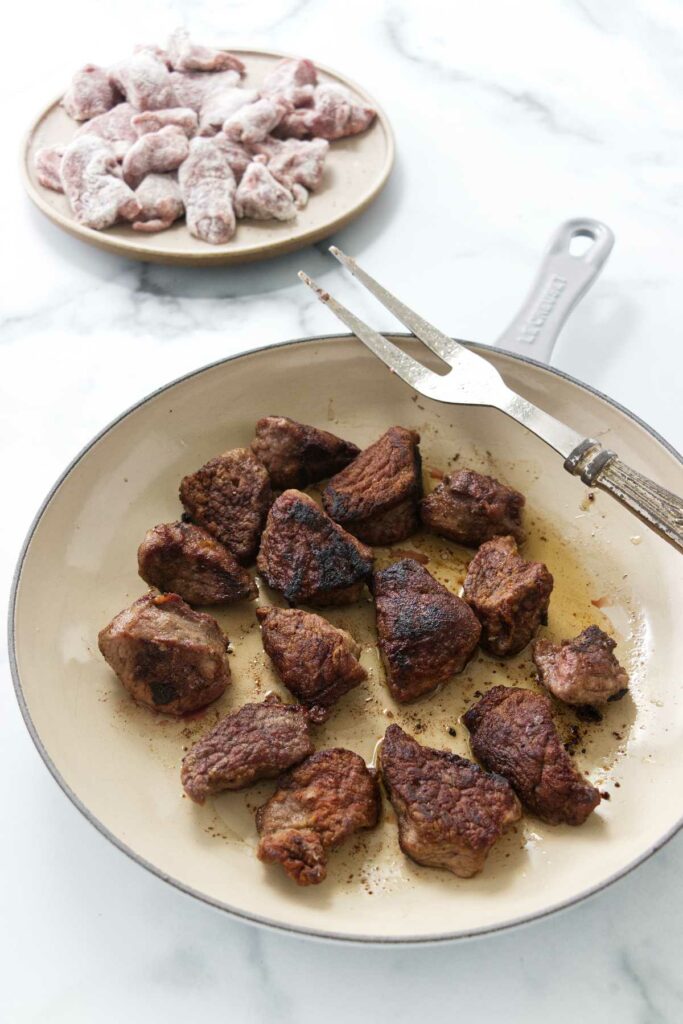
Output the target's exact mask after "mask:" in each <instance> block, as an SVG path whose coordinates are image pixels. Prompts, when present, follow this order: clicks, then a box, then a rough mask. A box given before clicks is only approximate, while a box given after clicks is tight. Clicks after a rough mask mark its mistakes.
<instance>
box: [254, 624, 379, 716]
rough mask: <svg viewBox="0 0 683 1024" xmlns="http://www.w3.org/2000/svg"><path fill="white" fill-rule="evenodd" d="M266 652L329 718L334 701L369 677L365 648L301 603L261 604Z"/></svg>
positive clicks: (315, 712)
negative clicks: (290, 605)
mask: <svg viewBox="0 0 683 1024" xmlns="http://www.w3.org/2000/svg"><path fill="white" fill-rule="evenodd" d="M256 617H257V619H258V620H259V622H260V623H261V639H262V640H263V647H264V649H265V652H266V654H267V655H268V657H269V658H270V659H271V661H272V662H273V665H274V666H275V668H276V670H277V674H278V675H279V677H280V679H281V680H282V682H283V683H284V685H285V686H286V687H287V689H288V690H290V691H291V693H293V694H294V696H295V697H296V699H297V700H298V701H301V703H302V704H304V705H305V706H306V707H307V708H308V709H309V712H310V717H311V720H312V721H314V722H324V721H325V720H326V719H327V718H329V715H330V712H331V710H332V705H333V704H335V703H336V702H337V701H338V700H339V698H340V697H342V696H343V695H344V694H345V693H348V692H349V690H352V689H353V688H354V687H355V686H358V684H359V683H362V682H363V680H364V679H367V672H366V671H365V669H364V668H363V666H362V665H361V664H360V662H359V661H358V658H359V657H360V653H361V651H360V647H359V646H358V644H357V643H356V641H355V640H354V639H353V637H352V636H351V634H350V633H347V632H346V630H345V629H337V628H336V627H335V626H333V625H332V624H331V623H330V622H327V620H326V619H323V618H322V617H321V616H320V615H314V614H313V612H304V611H301V610H300V609H298V608H270V607H264V606H262V607H261V608H257V609H256Z"/></svg>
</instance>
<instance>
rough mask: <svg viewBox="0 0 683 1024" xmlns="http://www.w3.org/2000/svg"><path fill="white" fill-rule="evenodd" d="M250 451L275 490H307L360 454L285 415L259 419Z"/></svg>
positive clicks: (339, 439)
mask: <svg viewBox="0 0 683 1024" xmlns="http://www.w3.org/2000/svg"><path fill="white" fill-rule="evenodd" d="M251 450H252V451H253V453H254V455H255V456H256V458H257V459H258V460H259V462H262V463H263V465H264V466H265V467H266V469H267V470H268V475H269V476H270V482H271V484H272V485H273V487H275V488H276V489H277V490H279V491H286V490H287V489H288V488H290V487H296V488H302V487H308V485H309V484H314V483H316V481H318V480H323V479H324V478H325V477H327V476H332V474H333V473H338V472H339V470H340V469H343V468H344V467H345V466H348V464H349V462H351V461H352V460H353V459H355V457H356V456H357V455H358V453H359V452H360V448H358V447H357V446H356V445H355V444H351V442H350V441H343V440H342V439H341V438H340V437H335V435H334V434H330V433H328V431H327V430H318V428H317V427H309V426H308V425H307V424H305V423H297V421H296V420H290V419H288V417H287V416H264V418H263V419H261V420H259V421H258V423H257V424H256V436H255V437H254V440H253V441H252V442H251Z"/></svg>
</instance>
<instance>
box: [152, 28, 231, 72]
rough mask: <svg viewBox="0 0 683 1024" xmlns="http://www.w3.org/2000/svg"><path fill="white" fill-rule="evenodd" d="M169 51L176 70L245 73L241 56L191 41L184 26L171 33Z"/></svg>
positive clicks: (170, 59)
mask: <svg viewBox="0 0 683 1024" xmlns="http://www.w3.org/2000/svg"><path fill="white" fill-rule="evenodd" d="M167 52H168V59H169V63H170V65H171V67H172V68H173V69H174V71H237V72H238V73H239V74H240V75H243V74H244V64H243V63H242V61H241V60H240V59H239V57H235V56H233V54H231V53H228V52H227V50H215V49H214V48H213V47H211V46H199V45H198V44H197V43H193V42H191V41H190V34H189V32H187V31H186V30H185V29H184V28H177V29H176V30H175V32H174V33H173V34H172V35H171V37H170V39H169V41H168V46H167Z"/></svg>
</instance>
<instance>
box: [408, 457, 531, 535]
mask: <svg viewBox="0 0 683 1024" xmlns="http://www.w3.org/2000/svg"><path fill="white" fill-rule="evenodd" d="M523 508H524V495H523V494H520V493H519V491H514V490H513V489H512V488H511V487H506V486H505V484H501V483H500V481H499V480H496V479H494V477H492V476H483V475H482V474H481V473H475V472H474V471H473V470H471V469H462V470H460V472H459V473H455V474H453V476H445V477H444V478H443V481H442V482H441V483H440V484H439V485H438V487H435V488H434V490H433V491H432V493H431V494H429V495H428V496H427V497H426V498H423V499H422V501H421V503H420V518H421V519H422V522H423V524H424V525H425V526H426V527H427V529H429V530H432V532H433V533H438V534H439V535H440V536H441V537H448V539H449V540H454V541H455V542H456V543H457V544H464V545H466V546H467V547H475V548H476V547H478V546H479V545H480V544H483V543H484V542H485V541H487V540H491V538H492V537H498V536H501V535H505V534H509V535H511V536H513V537H514V538H515V540H516V541H517V543H518V544H521V543H522V542H523V541H524V536H525V535H524V530H523V529H522V509H523Z"/></svg>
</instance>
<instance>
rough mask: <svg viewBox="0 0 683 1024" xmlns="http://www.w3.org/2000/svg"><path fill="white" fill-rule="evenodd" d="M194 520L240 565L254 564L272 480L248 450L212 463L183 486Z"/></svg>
mask: <svg viewBox="0 0 683 1024" xmlns="http://www.w3.org/2000/svg"><path fill="white" fill-rule="evenodd" d="M180 500H181V501H182V503H183V505H184V507H185V509H186V511H187V513H188V515H189V517H190V519H192V520H193V522H195V523H197V525H199V526H201V527H203V528H204V529H205V530H208V531H209V533H211V534H213V536H214V537H216V539H217V540H219V541H220V543H221V544H225V546H226V547H227V548H229V549H230V551H232V553H233V555H234V556H235V558H236V559H237V560H238V562H241V563H242V565H248V564H249V562H252V561H253V560H254V555H255V554H256V552H257V550H258V546H259V539H260V537H261V531H262V529H263V524H264V522H265V519H266V515H267V513H268V509H269V508H270V504H271V501H272V492H271V489H270V480H269V479H268V474H267V473H266V471H265V469H264V468H263V466H262V465H261V463H260V462H258V461H257V460H256V459H255V458H254V456H253V455H252V453H251V452H250V451H249V449H248V448H233V449H232V451H228V452H225V453H224V454H223V455H219V456H217V457H216V458H215V459H211V460H210V461H209V462H207V463H206V465H204V466H202V467H201V469H198V470H197V472H196V473H192V474H191V475H190V476H186V477H184V478H183V480H182V481H181V483H180Z"/></svg>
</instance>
